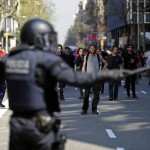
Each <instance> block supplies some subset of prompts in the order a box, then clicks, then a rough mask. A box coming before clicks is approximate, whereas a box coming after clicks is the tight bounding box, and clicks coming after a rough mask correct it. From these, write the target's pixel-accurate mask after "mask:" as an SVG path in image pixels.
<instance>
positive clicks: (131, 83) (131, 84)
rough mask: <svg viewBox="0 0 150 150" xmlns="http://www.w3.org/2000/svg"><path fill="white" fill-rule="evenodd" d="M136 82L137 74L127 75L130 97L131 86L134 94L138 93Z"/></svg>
mask: <svg viewBox="0 0 150 150" xmlns="http://www.w3.org/2000/svg"><path fill="white" fill-rule="evenodd" d="M135 82H136V75H132V76H129V77H126V79H125V84H126V91H127V96H129V97H130V87H131V90H132V96H135V95H136V94H135Z"/></svg>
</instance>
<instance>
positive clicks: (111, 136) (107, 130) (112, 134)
mask: <svg viewBox="0 0 150 150" xmlns="http://www.w3.org/2000/svg"><path fill="white" fill-rule="evenodd" d="M106 132H107V134H108V136H109V137H110V138H116V136H115V134H114V133H113V131H112V130H111V129H106Z"/></svg>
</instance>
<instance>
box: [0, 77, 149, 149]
mask: <svg viewBox="0 0 150 150" xmlns="http://www.w3.org/2000/svg"><path fill="white" fill-rule="evenodd" d="M123 84H124V82H123V81H122V86H121V87H120V89H119V101H108V84H107V83H105V91H104V94H101V96H100V102H99V106H98V109H99V111H100V115H93V114H92V112H91V108H89V110H88V114H87V115H81V114H80V112H81V107H82V100H80V99H78V97H79V89H78V90H75V88H74V87H70V86H67V87H66V88H65V92H64V93H65V99H66V100H65V101H61V109H62V111H61V113H60V114H56V115H57V116H58V117H60V118H61V119H62V128H61V132H62V133H63V134H65V135H66V136H67V137H68V140H67V143H66V150H149V149H150V117H149V116H150V100H149V97H150V86H149V85H148V79H147V77H146V76H145V75H144V76H143V77H142V79H140V80H139V83H138V84H136V94H137V96H138V97H139V99H138V100H136V99H127V98H126V97H127V96H126V92H125V89H124V86H123ZM90 98H91V99H92V94H91V95H90ZM4 103H5V104H8V101H7V96H5V101H4ZM90 106H91V101H90ZM7 108H8V105H7ZM7 108H6V109H0V135H1V136H0V150H8V136H9V124H8V120H9V118H10V115H11V111H10V110H8V109H7Z"/></svg>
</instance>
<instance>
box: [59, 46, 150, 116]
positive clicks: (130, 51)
mask: <svg viewBox="0 0 150 150" xmlns="http://www.w3.org/2000/svg"><path fill="white" fill-rule="evenodd" d="M60 49H61V55H60ZM68 51H69V55H68ZM73 53H75V55H74V57H73V55H72V50H71V49H70V48H69V47H65V48H64V49H63V47H62V45H61V44H58V50H57V54H58V55H60V56H61V57H62V58H63V60H64V61H66V62H67V63H68V64H69V65H70V66H71V67H72V68H74V70H75V71H81V72H83V73H84V72H90V73H92V72H93V70H97V71H98V70H106V69H108V70H113V69H120V70H121V69H128V70H134V69H137V68H139V67H144V66H148V59H149V58H148V53H147V55H145V54H144V53H142V52H137V51H136V50H135V49H134V47H133V45H132V44H129V45H127V46H126V48H125V49H120V48H119V47H118V46H112V48H111V49H110V50H101V49H100V48H97V47H96V45H94V44H91V45H90V46H89V47H88V48H87V49H85V48H83V47H79V48H78V49H77V50H76V51H75V52H73ZM69 57H70V58H69ZM139 78H141V74H135V75H132V76H128V77H126V78H125V80H124V81H125V84H124V88H125V89H126V92H127V98H128V99H138V96H137V95H136V84H137V83H138V79H139ZM63 84H65V83H63ZM65 85H66V84H65ZM120 85H121V81H120V80H110V81H108V90H109V98H108V100H109V101H113V100H114V101H116V100H119V97H118V92H119V87H120ZM64 89H65V86H61V83H59V90H60V100H65V98H64ZM79 91H80V93H79V99H83V106H82V112H81V114H87V110H88V107H89V95H90V93H91V92H92V93H93V101H92V112H93V113H95V114H98V110H97V105H98V102H99V99H100V97H99V96H100V94H103V93H104V82H103V81H101V83H99V84H93V85H92V86H90V87H88V88H85V89H84V91H85V92H84V93H83V88H81V87H79ZM131 94H132V95H131Z"/></svg>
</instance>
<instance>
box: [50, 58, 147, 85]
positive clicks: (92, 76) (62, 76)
mask: <svg viewBox="0 0 150 150" xmlns="http://www.w3.org/2000/svg"><path fill="white" fill-rule="evenodd" d="M148 69H150V68H147V67H145V68H139V69H137V70H132V71H131V70H101V71H99V72H92V73H86V72H85V73H82V72H75V71H74V70H73V69H72V68H70V67H69V66H68V65H67V64H66V63H65V62H63V61H62V60H61V59H57V61H55V62H54V63H53V65H51V67H50V70H51V74H52V76H54V77H56V78H57V79H58V80H61V81H64V82H66V83H68V84H70V85H74V86H88V85H91V84H93V83H97V82H101V81H107V80H119V79H122V78H125V77H127V76H130V75H133V74H136V73H139V72H143V71H146V70H148Z"/></svg>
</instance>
